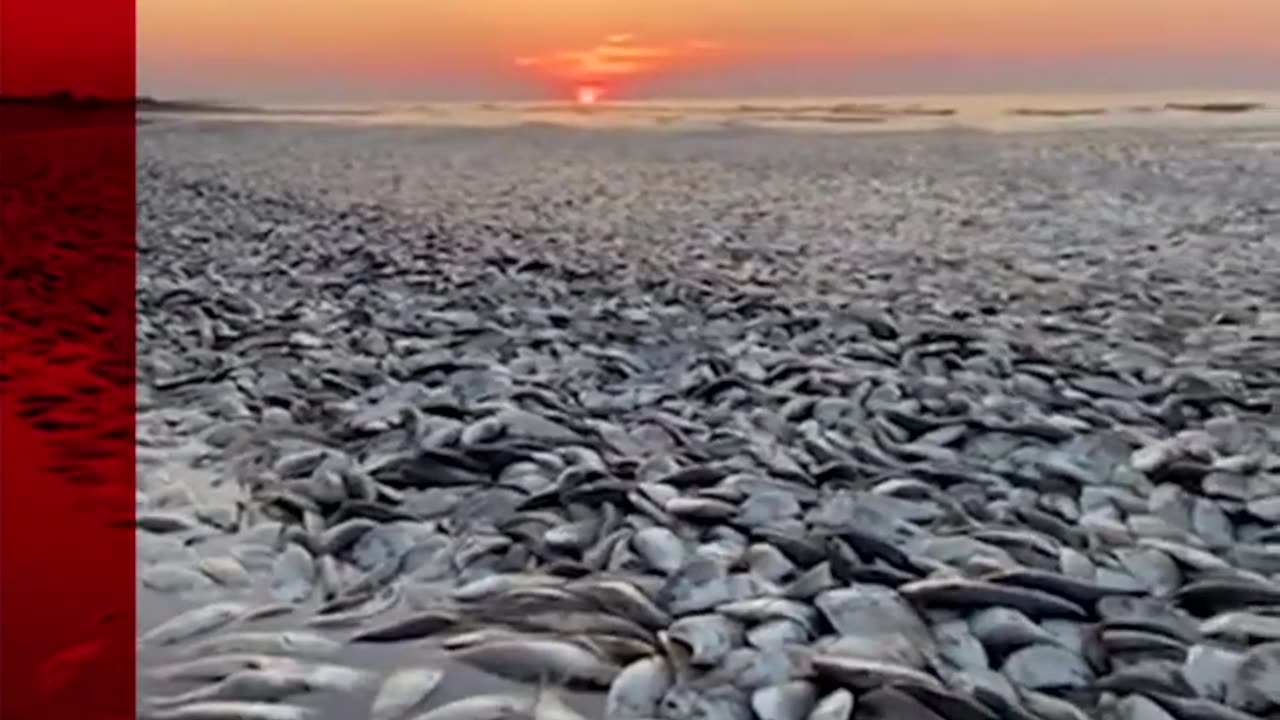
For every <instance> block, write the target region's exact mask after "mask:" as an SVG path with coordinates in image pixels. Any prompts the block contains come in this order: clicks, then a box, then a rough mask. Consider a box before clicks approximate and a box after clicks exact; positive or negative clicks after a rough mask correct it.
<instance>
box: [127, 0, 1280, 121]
mask: <svg viewBox="0 0 1280 720" xmlns="http://www.w3.org/2000/svg"><path fill="white" fill-rule="evenodd" d="M137 7H138V81H139V91H140V92H143V93H150V94H153V95H157V96H162V97H201V98H222V99H240V100H289V101H305V100H314V101H341V100H351V101H362V100H413V99H424V100H432V99H466V100H470V99H489V98H492V99H507V98H511V99H524V98H533V99H537V98H554V97H567V96H570V95H572V93H573V91H574V88H575V87H577V86H580V85H584V84H594V85H600V86H602V87H604V88H605V90H606V94H607V95H610V96H613V97H627V98H648V97H662V96H737V97H748V96H763V95H800V94H805V95H832V94H845V93H890V92H903V93H953V92H954V93H959V92H973V91H1010V92H1021V91H1036V90H1046V91H1063V90H1103V89H1115V90H1135V89H1166V88H1176V89H1182V88H1194V89H1202V88H1230V89H1255V88H1256V89H1265V88H1275V87H1277V86H1280V70H1277V68H1280V0H139V2H138V6H137Z"/></svg>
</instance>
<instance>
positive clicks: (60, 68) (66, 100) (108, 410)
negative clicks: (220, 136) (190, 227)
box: [0, 0, 135, 720]
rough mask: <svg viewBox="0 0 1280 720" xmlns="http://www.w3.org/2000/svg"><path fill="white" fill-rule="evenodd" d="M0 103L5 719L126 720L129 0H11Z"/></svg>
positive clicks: (130, 422)
mask: <svg viewBox="0 0 1280 720" xmlns="http://www.w3.org/2000/svg"><path fill="white" fill-rule="evenodd" d="M0 96H2V97H0V717H2V718H5V719H6V720H7V719H8V718H14V719H15V720H17V719H19V718H46V719H58V720H61V719H62V718H67V719H68V720H69V719H71V718H76V719H77V720H86V719H95V718H112V719H119V720H125V719H126V718H133V717H134V715H135V713H134V695H135V689H134V688H135V684H134V674H135V666H134V663H135V660H134V636H135V632H134V624H135V620H134V615H135V604H134V603H135V599H134V598H135V592H134V588H135V585H134V574H135V570H134V566H135V561H134V543H133V531H132V528H131V527H130V520H131V518H132V514H133V502H134V501H133V496H134V334H135V331H134V287H135V281H134V256H135V243H134V225H135V220H134V218H135V202H134V196H135V185H134V182H135V180H134V145H135V136H134V101H133V96H134V3H133V0H0Z"/></svg>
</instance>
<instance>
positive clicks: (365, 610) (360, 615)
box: [306, 584, 401, 627]
mask: <svg viewBox="0 0 1280 720" xmlns="http://www.w3.org/2000/svg"><path fill="white" fill-rule="evenodd" d="M400 597H401V587H400V585H394V584H393V585H388V586H387V587H385V588H383V589H382V590H380V591H379V592H377V593H376V594H374V595H373V596H371V597H369V598H368V599H367V600H365V602H363V603H361V604H359V605H357V606H355V607H353V608H351V609H350V610H348V611H346V612H338V613H332V614H324V615H316V616H315V617H312V618H310V619H309V620H307V623H306V624H307V625H310V626H311V627H344V626H348V625H359V624H362V623H364V622H367V621H368V620H370V619H371V618H374V617H377V616H378V615H382V614H384V613H386V612H389V611H390V610H391V609H392V608H394V607H395V606H396V605H397V604H398V603H399V602H400Z"/></svg>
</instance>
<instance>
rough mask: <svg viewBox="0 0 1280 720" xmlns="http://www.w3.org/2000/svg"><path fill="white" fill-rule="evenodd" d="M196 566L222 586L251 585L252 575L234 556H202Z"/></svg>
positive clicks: (240, 586) (241, 586)
mask: <svg viewBox="0 0 1280 720" xmlns="http://www.w3.org/2000/svg"><path fill="white" fill-rule="evenodd" d="M197 567H198V568H199V570H200V572H202V573H204V574H205V575H208V576H209V578H210V579H212V580H213V581H214V582H216V583H218V584H219V585H221V586H223V587H230V588H244V587H250V586H251V585H253V576H252V575H250V574H249V571H248V570H246V569H245V567H244V565H243V564H241V562H240V561H239V560H237V559H235V558H234V557H230V556H224V557H213V558H204V559H202V560H201V561H200V563H199V564H198V565H197Z"/></svg>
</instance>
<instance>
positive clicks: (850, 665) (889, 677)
mask: <svg viewBox="0 0 1280 720" xmlns="http://www.w3.org/2000/svg"><path fill="white" fill-rule="evenodd" d="M810 662H811V663H812V665H813V669H814V671H816V672H817V673H818V674H819V675H825V676H827V677H829V678H831V679H832V680H835V681H836V682H839V683H842V684H843V685H845V686H846V687H850V688H854V689H856V690H861V691H866V690H871V689H874V688H877V687H880V686H881V685H887V684H892V683H904V684H908V685H922V686H924V687H939V688H940V687H941V683H939V682H938V681H937V680H936V679H934V678H933V676H931V675H926V674H925V673H923V672H920V671H919V670H912V669H911V668H907V667H903V666H901V665H892V664H889V663H883V662H877V661H875V660H863V659H861V658H856V657H843V656H838V655H825V654H816V655H814V656H813V658H812V659H811V661H810Z"/></svg>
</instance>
